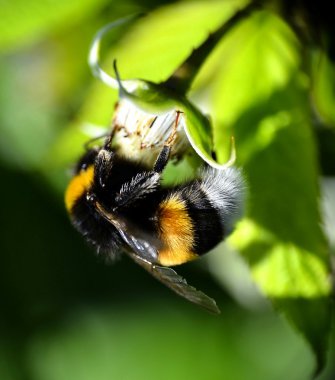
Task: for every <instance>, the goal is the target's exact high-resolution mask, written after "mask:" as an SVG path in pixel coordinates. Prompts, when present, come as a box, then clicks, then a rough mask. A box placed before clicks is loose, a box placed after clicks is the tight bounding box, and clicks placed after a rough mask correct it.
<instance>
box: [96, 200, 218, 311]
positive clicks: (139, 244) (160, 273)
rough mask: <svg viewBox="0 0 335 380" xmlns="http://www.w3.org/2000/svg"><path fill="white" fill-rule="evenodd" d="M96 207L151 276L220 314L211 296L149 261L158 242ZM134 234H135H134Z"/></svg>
mask: <svg viewBox="0 0 335 380" xmlns="http://www.w3.org/2000/svg"><path fill="white" fill-rule="evenodd" d="M96 207H97V210H98V211H99V213H100V214H101V215H102V216H103V217H104V218H105V219H106V220H108V221H109V222H110V223H111V224H113V226H114V227H115V228H116V229H117V230H118V232H119V234H120V236H121V237H122V239H123V240H124V242H125V243H126V244H127V245H128V247H129V248H131V250H126V253H127V254H128V256H130V257H131V258H132V259H133V260H134V261H135V262H136V263H137V264H139V265H141V267H143V268H144V269H146V270H147V271H148V272H149V273H150V274H151V275H152V276H154V277H155V278H156V279H157V280H159V281H160V282H162V283H163V284H165V285H166V286H167V287H169V288H170V289H172V290H173V291H174V292H175V293H177V294H178V295H180V296H181V297H184V298H186V299H187V300H189V301H190V302H193V303H194V304H196V305H199V306H201V307H203V308H204V309H206V310H207V311H209V312H211V313H214V314H220V309H219V308H218V307H217V305H216V302H215V300H214V299H213V298H210V297H208V296H207V295H206V294H205V293H203V292H201V291H200V290H197V289H196V288H194V287H193V286H191V285H189V284H188V283H187V281H186V280H185V279H184V278H183V277H181V276H179V274H177V272H175V271H174V270H173V269H171V268H169V267H162V266H159V265H156V264H154V263H152V262H151V261H154V260H155V258H157V245H158V244H159V243H158V244H157V245H155V244H154V242H150V241H148V240H147V237H146V236H144V237H143V234H142V232H141V231H140V230H139V231H138V233H136V231H135V230H134V227H133V226H130V225H129V224H128V223H127V221H126V220H124V219H121V218H120V217H118V216H116V215H113V214H110V213H108V212H107V211H106V210H104V208H103V207H102V206H101V205H100V204H99V203H96ZM135 234H136V235H137V236H135ZM151 240H152V239H151ZM151 259H152V260H151Z"/></svg>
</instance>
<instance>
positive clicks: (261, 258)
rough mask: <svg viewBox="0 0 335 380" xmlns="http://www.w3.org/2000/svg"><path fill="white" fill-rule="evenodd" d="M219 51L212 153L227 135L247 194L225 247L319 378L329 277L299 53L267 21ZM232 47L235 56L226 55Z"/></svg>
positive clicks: (257, 19) (260, 17)
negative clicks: (298, 338) (293, 331)
mask: <svg viewBox="0 0 335 380" xmlns="http://www.w3.org/2000/svg"><path fill="white" fill-rule="evenodd" d="M224 44H227V45H226V46H222V52H223V53H224V52H226V54H227V56H226V57H225V56H224V57H223V61H224V62H225V63H224V65H223V67H222V71H221V74H219V80H218V82H217V87H216V92H215V96H216V97H215V105H216V107H215V116H216V124H215V126H216V129H215V139H216V146H217V149H218V150H217V154H218V156H219V157H223V156H224V151H223V150H219V147H222V145H224V144H225V141H226V139H227V135H228V133H231V132H229V131H230V129H231V128H232V127H233V128H234V135H235V138H236V143H237V157H238V160H239V162H240V163H241V165H242V167H243V170H244V172H245V175H246V178H247V183H248V186H249V197H248V207H247V216H246V218H245V219H244V220H243V221H242V222H241V224H240V226H239V228H238V230H237V231H236V233H235V234H234V235H233V237H232V239H231V242H232V243H233V244H234V245H235V246H236V247H237V248H238V249H239V250H240V251H241V253H242V254H243V256H244V257H245V258H246V260H247V261H248V263H249V264H250V267H251V271H252V275H253V278H254V280H255V281H256V283H257V284H258V286H259V288H260V289H261V290H262V292H263V293H264V294H266V295H267V296H268V297H269V298H270V299H271V300H272V301H273V304H274V306H275V307H276V308H277V309H278V310H280V311H281V312H282V313H283V314H285V316H286V317H287V318H288V319H289V320H290V321H291V322H292V323H293V325H294V326H295V327H296V328H297V329H298V330H299V331H300V332H301V333H302V334H303V335H304V337H305V338H306V339H307V341H308V342H309V344H310V345H311V347H312V349H313V351H314V353H315V355H316V359H317V371H320V370H321V369H322V367H323V366H324V361H325V355H326V347H327V338H328V333H329V323H330V310H329V294H330V292H331V285H330V281H329V276H330V269H329V257H328V248H327V243H326V240H325V237H324V235H323V231H322V230H321V227H320V219H321V218H320V213H319V204H318V197H319V188H318V171H317V160H316V152H315V145H314V144H315V141H314V136H313V134H312V132H311V125H310V108H309V103H308V97H307V87H306V83H305V82H306V80H305V77H304V76H303V75H302V74H301V72H299V70H298V67H299V56H298V53H297V52H298V50H297V47H298V46H297V43H296V40H295V39H294V36H293V34H292V33H291V32H290V30H289V29H288V28H287V26H286V25H285V24H284V23H283V22H282V21H280V20H279V19H277V18H276V17H274V16H272V15H270V14H268V13H265V12H260V13H258V14H256V15H254V16H253V17H251V18H250V19H249V20H247V21H246V22H245V23H244V24H243V25H241V27H240V28H239V29H238V30H237V31H236V32H235V33H233V35H231V36H230V39H229V38H228V39H227V41H224ZM234 44H235V45H237V44H238V46H239V48H238V49H235V50H232V46H233V45H234ZM224 49H227V50H224ZM228 52H229V55H228Z"/></svg>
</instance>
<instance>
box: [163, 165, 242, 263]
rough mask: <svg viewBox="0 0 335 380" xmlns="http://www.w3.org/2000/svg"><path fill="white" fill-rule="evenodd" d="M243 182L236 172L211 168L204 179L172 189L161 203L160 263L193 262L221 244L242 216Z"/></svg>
mask: <svg viewBox="0 0 335 380" xmlns="http://www.w3.org/2000/svg"><path fill="white" fill-rule="evenodd" d="M242 198H243V181H242V178H241V174H240V172H239V171H238V170H236V169H227V170H225V171H219V170H216V169H212V168H208V169H205V170H204V171H203V172H202V176H201V179H199V180H195V181H192V182H190V183H188V184H186V185H184V186H181V187H179V188H177V189H174V190H172V191H171V192H170V193H169V194H168V195H167V197H166V198H165V199H164V200H163V201H162V202H161V204H160V206H159V210H158V227H159V233H160V238H161V240H162V241H163V243H164V248H163V249H161V250H160V251H159V255H158V259H159V262H160V264H162V265H166V266H170V265H178V264H182V263H184V262H187V261H190V260H192V259H194V258H196V257H198V256H199V255H202V254H204V253H206V252H208V251H209V250H211V249H212V248H214V247H215V246H216V245H217V244H218V243H220V242H221V241H222V240H223V239H224V238H225V237H226V236H227V235H228V234H229V233H230V232H231V231H232V230H233V227H234V224H235V222H236V220H237V219H238V218H239V217H240V216H241V214H242Z"/></svg>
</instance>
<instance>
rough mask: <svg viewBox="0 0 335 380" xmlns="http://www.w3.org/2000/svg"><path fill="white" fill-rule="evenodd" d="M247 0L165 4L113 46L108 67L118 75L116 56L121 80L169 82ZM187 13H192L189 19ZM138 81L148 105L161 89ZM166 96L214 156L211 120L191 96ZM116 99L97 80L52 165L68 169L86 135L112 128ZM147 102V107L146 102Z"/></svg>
mask: <svg viewBox="0 0 335 380" xmlns="http://www.w3.org/2000/svg"><path fill="white" fill-rule="evenodd" d="M244 3H245V1H241V0H237V1H231V2H229V3H222V2H221V1H211V2H205V1H204V2H195V3H180V4H173V5H171V6H166V7H162V8H159V9H157V10H155V11H153V12H152V13H150V15H147V16H146V17H144V18H142V19H140V21H138V22H137V23H136V24H135V25H134V26H133V27H132V28H131V29H130V30H129V31H128V32H127V33H126V34H125V36H124V37H123V38H122V39H120V41H119V42H118V44H117V46H116V47H113V49H111V51H110V53H109V56H108V58H107V59H106V63H105V64H104V67H105V70H106V71H108V72H109V73H110V74H111V75H113V63H112V62H113V60H114V59H116V60H117V65H118V70H119V71H120V76H121V79H122V81H123V82H125V83H126V82H127V80H128V79H129V78H141V77H143V78H147V79H150V81H153V82H160V81H163V80H164V79H166V78H168V77H169V76H170V75H171V73H172V72H173V71H174V70H175V68H176V67H177V66H178V65H179V64H180V63H181V62H182V61H183V60H184V59H185V58H186V57H187V56H188V54H190V52H191V51H192V49H193V48H194V47H195V46H198V45H199V44H201V43H202V42H203V41H204V40H205V39H206V37H207V36H208V33H209V32H210V31H212V30H214V29H216V28H217V27H218V26H219V25H220V24H221V23H222V22H224V21H225V20H226V19H228V18H229V17H230V16H231V15H232V14H233V13H234V12H235V11H236V9H237V7H240V6H242V5H243V4H244ZM185 14H187V16H188V17H186V18H185ZM92 38H93V35H92ZM87 53H88V52H87ZM106 68H110V69H109V70H108V69H106ZM130 82H131V80H130V81H129V83H130ZM136 83H137V84H138V85H140V86H139V87H138V88H137V91H136V93H135V95H137V97H138V96H140V97H141V98H143V101H144V103H146V105H148V104H147V103H150V101H152V97H154V98H155V92H157V89H158V87H157V86H155V85H153V86H152V83H150V82H143V81H142V82H139V81H136ZM146 84H148V85H147V86H146ZM156 94H157V93H156ZM167 97H168V99H167ZM171 98H172V103H171ZM161 99H163V101H164V102H163V103H164V104H163V106H166V103H168V105H169V106H170V107H172V106H173V105H177V106H179V108H182V109H183V111H184V112H185V116H186V117H187V119H188V129H189V133H190V134H191V135H192V137H193V140H194V142H195V144H196V145H197V146H198V147H199V149H200V150H201V152H202V154H203V155H205V156H207V157H208V159H211V156H210V153H211V149H212V141H211V136H210V128H211V127H210V123H209V120H208V119H207V118H206V117H205V116H204V115H203V114H202V113H201V112H200V111H199V110H198V109H197V107H195V106H194V105H193V104H190V103H189V102H188V100H187V99H184V98H183V99H180V98H175V97H174V96H173V95H172V94H171V93H170V94H168V95H166V94H163V96H162V98H161ZM116 100H117V91H115V90H112V89H110V88H108V87H106V86H105V85H102V84H100V83H95V84H94V85H93V86H92V89H91V90H90V91H89V93H88V96H87V98H86V101H85V103H84V105H83V108H82V110H81V112H80V113H79V115H78V116H77V119H76V122H75V123H72V124H71V125H69V127H68V129H67V130H66V131H64V133H62V134H60V136H59V138H58V140H57V141H56V142H55V144H54V147H53V148H52V149H51V150H50V155H49V160H48V166H50V165H51V166H53V167H55V168H57V167H58V168H59V167H62V168H63V167H64V165H68V164H69V163H71V162H74V161H75V159H76V157H77V156H78V153H79V152H80V150H81V149H82V146H83V142H84V141H85V139H89V138H90V137H93V136H94V134H95V135H96V134H97V133H94V131H95V128H94V126H105V127H106V128H108V125H109V122H110V119H111V118H112V114H113V108H114V104H115V102H116ZM156 101H157V99H156ZM142 106H145V104H143V102H142ZM160 106H162V104H161V105H160ZM158 108H159V107H158ZM100 130H101V129H100Z"/></svg>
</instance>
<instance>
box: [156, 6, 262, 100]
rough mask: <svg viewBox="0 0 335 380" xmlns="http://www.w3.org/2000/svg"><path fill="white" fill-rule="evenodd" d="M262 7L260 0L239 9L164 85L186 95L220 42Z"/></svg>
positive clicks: (195, 50) (211, 34) (193, 52)
mask: <svg viewBox="0 0 335 380" xmlns="http://www.w3.org/2000/svg"><path fill="white" fill-rule="evenodd" d="M259 8H260V2H259V1H252V2H251V3H249V4H248V5H247V6H246V7H245V8H243V9H240V10H238V11H237V12H236V13H235V14H234V15H233V16H232V17H231V18H230V19H228V21H226V22H225V23H224V24H223V25H221V26H220V27H219V29H217V30H216V31H215V32H213V33H210V35H209V36H208V38H207V39H206V40H205V41H204V42H203V43H202V44H201V45H200V46H199V47H197V48H195V49H194V50H193V51H192V53H191V54H190V55H189V56H188V57H187V58H186V60H185V61H184V62H183V63H182V64H181V65H180V66H179V67H178V68H177V69H176V70H175V71H174V73H173V74H172V75H171V76H170V77H169V78H168V79H167V80H166V81H165V82H164V83H162V85H163V86H164V87H168V88H170V89H172V90H174V91H176V92H177V93H179V94H181V95H184V94H186V93H187V92H188V90H189V88H190V86H191V84H192V82H193V80H194V78H195V77H196V75H197V74H198V71H199V70H200V68H201V66H202V64H203V63H204V61H205V60H206V59H207V57H208V56H209V54H210V53H211V52H212V50H213V49H214V48H215V47H216V45H217V44H218V42H219V41H220V40H221V39H222V37H224V36H225V35H226V34H227V33H228V32H229V31H230V30H231V29H232V28H233V27H234V26H236V25H237V24H238V23H239V22H240V21H241V20H243V19H245V18H246V17H247V16H249V15H250V13H252V12H253V11H255V10H257V9H259Z"/></svg>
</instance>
